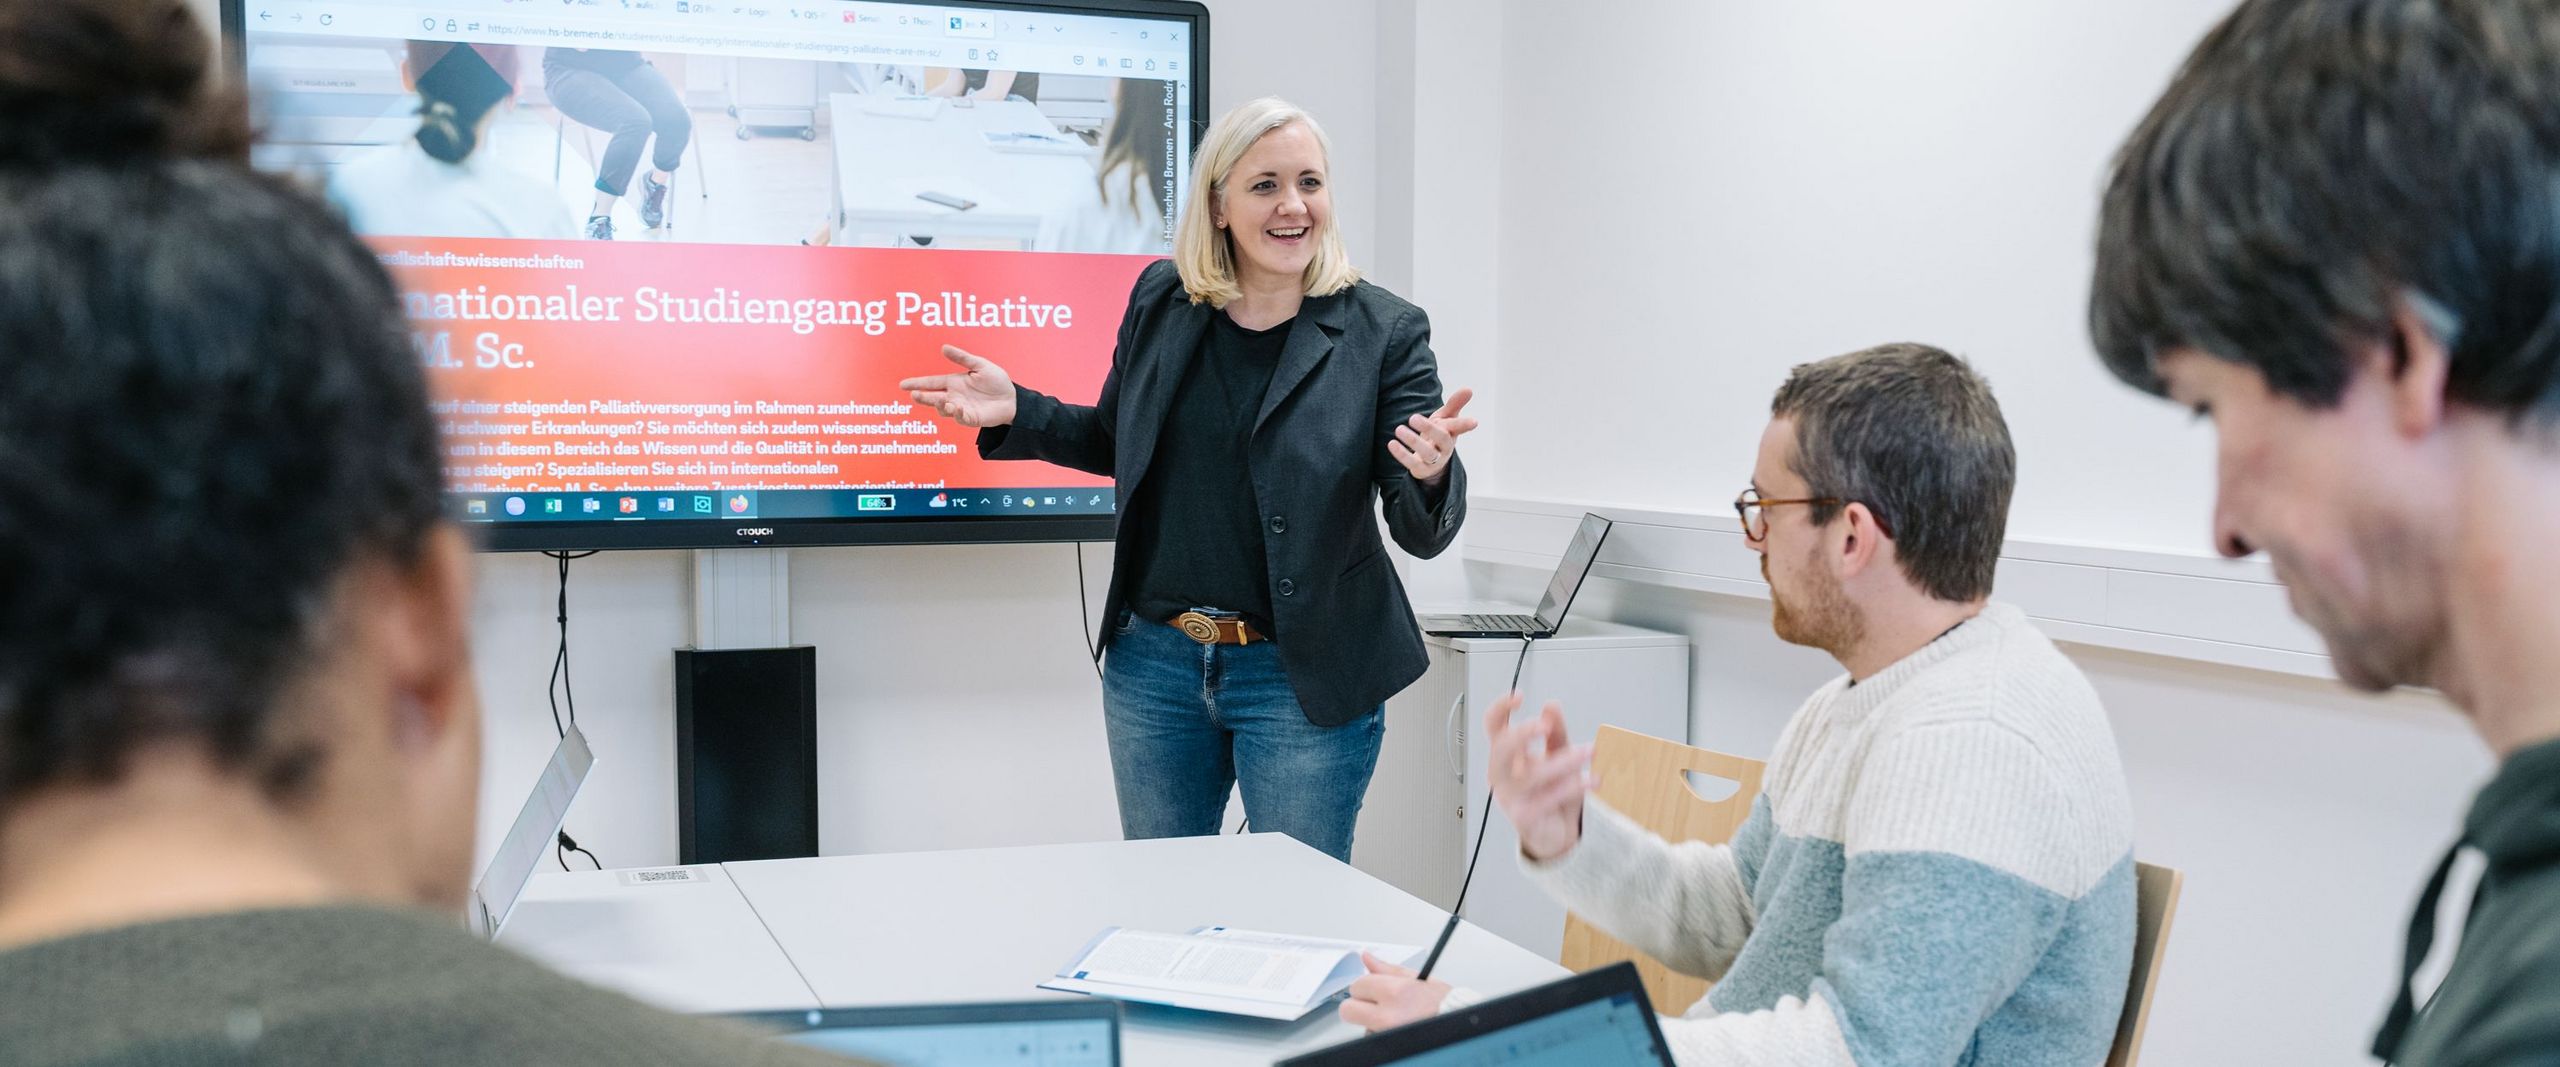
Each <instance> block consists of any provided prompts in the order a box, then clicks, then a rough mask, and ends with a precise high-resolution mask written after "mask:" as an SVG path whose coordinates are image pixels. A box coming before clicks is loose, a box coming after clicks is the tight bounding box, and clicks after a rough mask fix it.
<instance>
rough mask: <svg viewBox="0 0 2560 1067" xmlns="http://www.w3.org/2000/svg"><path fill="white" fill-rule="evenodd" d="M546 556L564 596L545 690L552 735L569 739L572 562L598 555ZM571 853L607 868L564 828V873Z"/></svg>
mask: <svg viewBox="0 0 2560 1067" xmlns="http://www.w3.org/2000/svg"><path fill="white" fill-rule="evenodd" d="M543 555H546V556H549V557H551V558H553V559H556V560H559V561H560V596H559V600H558V602H557V605H556V609H555V619H556V621H557V622H558V623H559V624H560V647H559V648H558V649H557V650H555V651H553V652H552V654H551V681H550V683H549V684H548V685H545V686H544V687H543V695H544V696H546V697H549V698H550V700H551V729H552V732H553V733H555V734H557V735H558V736H559V737H560V738H561V739H563V740H566V739H567V738H568V736H569V729H568V727H570V726H576V725H578V691H577V690H576V689H574V688H572V687H571V686H570V684H569V561H570V560H573V559H585V558H587V557H588V556H592V555H595V553H594V552H592V551H588V552H545V553H543ZM563 696H566V697H567V698H568V703H569V720H568V723H567V725H565V726H564V725H562V723H561V721H560V700H561V697H563ZM569 852H579V853H584V854H585V855H586V857H587V861H588V862H590V863H593V864H595V865H596V869H597V870H599V871H601V870H603V869H604V861H603V860H600V859H597V858H596V854H595V853H593V852H588V851H587V850H586V849H583V848H579V847H578V842H577V841H575V840H573V839H571V838H570V836H569V831H568V830H567V829H566V828H563V829H562V830H561V831H560V835H559V839H558V840H557V841H555V842H553V844H552V849H551V858H553V859H555V860H558V861H560V869H561V870H564V871H565V870H568V869H570V868H569V857H568V855H567V853H569Z"/></svg>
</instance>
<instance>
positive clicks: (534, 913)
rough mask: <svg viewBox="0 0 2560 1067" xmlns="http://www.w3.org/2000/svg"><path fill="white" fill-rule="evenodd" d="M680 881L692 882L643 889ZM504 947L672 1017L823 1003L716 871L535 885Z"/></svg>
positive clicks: (585, 874)
mask: <svg viewBox="0 0 2560 1067" xmlns="http://www.w3.org/2000/svg"><path fill="white" fill-rule="evenodd" d="M664 872H681V873H682V875H683V880H681V881H677V880H663V881H644V880H643V876H645V875H660V876H661V877H663V876H664ZM498 943H499V944H501V945H504V946H506V947H508V948H512V949H515V950H516V951H518V952H522V953H524V954H525V955H528V956H532V957H533V958H535V959H538V960H541V961H543V962H545V963H548V964H550V965H551V966H553V967H555V968H558V969H559V970H560V971H562V972H564V973H566V974H569V975H572V976H574V977H577V978H581V979H584V980H586V981H589V982H593V983H595V984H597V985H600V986H605V987H607V988H610V989H618V990H621V991H622V992H624V993H628V994H630V995H632V996H633V997H636V998H638V999H640V1000H643V1001H646V1002H648V1003H651V1004H655V1005H657V1006H659V1007H662V1008H666V1009H669V1010H671V1011H683V1012H723V1011H767V1010H774V1009H783V1008H791V1009H802V1010H805V1009H809V1008H814V1007H817V1006H818V998H817V996H816V995H815V994H813V993H811V992H810V991H809V984H808V983H807V982H805V981H803V980H801V978H800V972H799V971H798V970H796V969H794V968H793V967H792V965H791V959H790V957H789V956H787V955H785V954H784V953H783V951H782V946H781V945H778V944H775V943H774V940H773V935H772V934H771V933H769V932H767V931H766V930H765V927H764V922H763V921H762V920H760V919H758V918H756V912H755V909H754V908H751V907H749V906H747V898H746V897H745V896H744V895H742V894H740V893H739V892H738V887H737V884H736V883H735V882H732V881H730V879H729V875H728V873H727V872H725V871H722V870H721V869H720V868H719V867H717V866H709V865H706V866H696V867H661V868H653V869H650V870H647V871H571V872H565V873H563V872H553V873H551V874H546V875H540V876H537V877H535V878H534V880H533V883H532V884H531V885H528V886H526V887H525V891H524V896H523V897H522V898H521V899H519V900H517V901H516V910H515V912H514V914H512V915H510V916H509V917H508V919H507V922H506V925H505V926H504V927H502V928H501V929H500V930H499V931H498Z"/></svg>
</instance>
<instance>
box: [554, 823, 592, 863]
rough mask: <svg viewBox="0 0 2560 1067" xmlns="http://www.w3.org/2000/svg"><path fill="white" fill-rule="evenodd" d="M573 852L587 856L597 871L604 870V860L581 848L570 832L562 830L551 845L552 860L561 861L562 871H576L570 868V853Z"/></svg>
mask: <svg viewBox="0 0 2560 1067" xmlns="http://www.w3.org/2000/svg"><path fill="white" fill-rule="evenodd" d="M571 852H575V853H577V854H579V855H581V856H585V857H586V858H587V862H589V863H592V864H595V865H596V868H595V869H597V870H599V871H601V870H603V869H604V861H603V860H600V859H597V858H596V854H595V853H593V852H589V851H587V850H586V849H583V848H579V847H578V842H577V839H576V838H573V837H570V836H569V831H567V830H562V831H560V836H559V838H558V839H557V840H555V841H553V842H552V843H551V858H553V859H556V860H559V861H560V869H561V870H564V871H568V870H576V868H574V867H571V866H569V853H571Z"/></svg>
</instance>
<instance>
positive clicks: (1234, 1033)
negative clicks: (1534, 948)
mask: <svg viewBox="0 0 2560 1067" xmlns="http://www.w3.org/2000/svg"><path fill="white" fill-rule="evenodd" d="M693 869H695V870H701V869H703V868H693ZM725 871H726V874H727V876H728V880H729V881H731V882H734V883H735V885H736V888H737V891H738V892H739V893H740V894H741V895H742V896H743V898H744V900H745V901H747V902H749V903H750V904H751V905H752V907H753V910H754V914H755V915H756V917H758V918H759V919H760V920H761V921H762V924H763V926H764V928H765V929H766V930H769V931H770V940H771V942H773V943H778V944H779V945H780V950H781V951H783V952H785V953H787V954H788V956H789V962H790V964H791V965H792V966H793V967H794V968H795V969H796V971H797V973H798V975H799V976H801V977H804V978H805V979H806V980H807V983H808V985H807V991H808V992H813V993H814V994H815V996H816V999H817V1000H818V1001H819V1002H821V1003H823V1004H824V1005H826V1006H828V1007H856V1006H861V1005H872V1004H912V1003H921V1002H933V1001H987V1000H1026V999H1037V998H1040V997H1047V996H1056V995H1058V994H1051V993H1044V992H1042V991H1040V990H1039V989H1037V988H1035V987H1036V986H1037V985H1038V983H1039V982H1040V981H1041V980H1042V979H1043V978H1045V977H1047V976H1048V975H1050V974H1052V973H1055V972H1056V970H1057V969H1058V967H1059V965H1061V964H1063V963H1065V962H1066V961H1067V959H1068V958H1069V957H1070V956H1072V955H1074V954H1075V952H1076V951H1077V950H1078V949H1080V948H1082V947H1083V946H1084V944H1085V942H1087V941H1088V940H1090V939H1091V938H1092V936H1093V935H1094V934H1095V933H1097V932H1099V931H1100V930H1101V929H1102V928H1103V927H1105V926H1128V927H1136V928H1141V929H1150V930H1185V929H1189V928H1191V927H1194V926H1200V925H1203V924H1209V923H1224V924H1227V925H1230V926H1239V927H1245V928H1249V929H1257V930H1269V931H1274V932H1280V933H1298V934H1308V935H1312V936H1322V937H1337V938H1346V939H1355V940H1375V941H1388V942H1400V943H1405V944H1416V945H1427V944H1429V943H1430V941H1431V939H1432V938H1433V937H1435V936H1437V935H1438V934H1439V932H1440V924H1441V922H1442V921H1443V919H1444V918H1445V913H1443V912H1441V911H1439V910H1437V909H1435V908H1433V907H1432V906H1431V905H1429V904H1426V903H1424V902H1422V901H1421V900H1418V899H1415V898H1414V897H1412V896H1410V895H1408V894H1406V893H1404V892H1403V891H1402V890H1399V889H1396V888H1395V887H1393V886H1390V885H1388V884H1386V883H1385V882H1381V881H1379V880H1378V879H1376V878H1372V877H1370V876H1369V875H1366V874H1363V873H1361V872H1359V871H1357V870H1354V869H1352V868H1351V867H1349V866H1346V865H1344V864H1342V863H1339V862H1337V861H1335V860H1334V859H1333V858H1332V857H1329V856H1326V855H1324V854H1323V853H1321V852H1317V851H1316V850H1314V849H1311V848H1308V847H1307V846H1305V845H1302V844H1299V843H1298V842H1297V841H1295V840H1293V839H1290V838H1287V837H1284V836H1281V835H1278V834H1247V835H1242V836H1236V835H1229V836H1225V837H1196V838H1177V839H1171V840H1163V841H1111V842H1100V843H1094V844H1079V845H1039V846H1030V847H1023V848H1003V849H977V850H966V851H952V852H911V853H898V854H891V855H879V856H834V857H824V858H819V859H798V860H766V861H760V862H754V863H732V864H727V865H725ZM615 873H618V872H605V873H604V876H605V877H610V876H611V875H612V874H615ZM599 877H600V876H599V875H597V874H587V873H580V874H570V875H561V874H552V875H545V876H542V877H539V878H536V879H535V880H534V887H535V888H534V890H533V891H530V892H529V894H528V898H527V904H526V905H520V906H519V913H518V915H517V916H516V918H515V919H514V920H512V921H511V922H510V923H509V924H508V927H507V930H506V935H507V936H506V937H505V938H503V939H502V940H503V941H505V942H507V943H511V944H517V945H519V946H522V947H525V948H527V950H528V951H532V952H533V953H534V954H535V955H537V956H540V957H542V958H544V959H546V960H549V961H551V962H552V963H553V964H555V965H557V966H560V967H562V968H563V969H564V970H568V971H569V972H570V973H573V974H578V975H581V976H583V977H587V978H590V979H592V980H594V981H597V982H599V983H602V984H605V985H611V986H615V987H617V988H622V989H626V990H630V991H632V992H635V993H640V994H642V995H643V999H652V998H651V997H650V996H649V995H648V993H650V992H654V993H657V994H660V997H659V998H658V999H659V1002H661V1003H670V1002H669V1001H667V1000H665V999H663V998H664V994H666V993H667V992H668V991H669V989H670V986H669V985H667V984H666V982H667V981H668V980H669V979H670V977H671V976H672V975H673V974H674V973H675V972H676V971H678V970H682V969H685V968H691V967H700V966H703V964H702V963H700V962H681V963H680V962H678V961H675V960H672V959H669V960H665V961H658V962H649V961H644V960H642V959H640V958H639V957H642V956H646V955H649V954H650V953H653V952H656V951H659V950H661V949H665V948H679V949H684V950H686V951H691V950H692V947H693V946H696V945H699V944H701V943H702V939H701V937H700V936H699V933H698V932H697V933H658V934H642V933H637V932H634V931H631V930H630V929H628V927H627V925H626V923H627V922H628V921H630V920H637V919H642V918H643V914H644V913H643V911H642V910H639V909H640V907H641V906H635V905H633V904H631V903H630V902H629V898H631V897H633V896H637V895H640V894H643V893H648V892H654V891H655V890H657V889H659V888H662V887H654V886H642V887H633V886H623V885H618V884H616V885H607V884H606V883H603V882H600V881H598V879H599ZM577 879H584V881H583V882H579V883H577V884H575V885H572V884H570V883H571V882H572V880H577ZM599 897H600V898H601V899H599ZM705 899H709V896H708V894H706V897H705ZM535 900H543V901H550V902H555V903H558V902H569V903H568V906H564V907H557V908H545V909H541V910H536V911H526V910H524V909H525V908H527V907H529V906H530V905H531V904H532V902H533V901H535ZM580 901H583V903H579V902H580ZM599 904H606V905H610V906H611V907H612V908H614V909H615V910H616V912H617V913H618V914H619V915H621V916H622V918H620V919H617V920H615V921H612V922H599V921H589V920H586V919H584V918H582V917H581V915H580V912H581V909H582V908H587V907H595V906H598V905H599ZM653 917H654V919H655V920H656V921H659V922H663V923H666V924H668V925H669V926H670V927H684V926H688V925H693V924H695V921H696V920H695V919H693V918H692V917H689V916H683V915H671V914H665V913H654V915H653ZM537 946H538V948H537ZM749 947H750V946H748V945H746V944H745V943H743V942H740V943H737V944H731V945H728V946H725V951H727V952H730V953H735V954H741V955H747V954H751V953H748V952H747V951H746V950H747V949H748V948H749ZM1564 975H1565V971H1564V969H1563V968H1561V967H1558V966H1556V965H1555V964H1554V963H1551V962H1549V961H1547V960H1545V959H1543V958H1540V957H1539V956H1538V955H1537V954H1535V953H1532V952H1530V951H1528V950H1526V949H1523V948H1520V947H1519V946H1517V945H1513V944H1510V943H1508V942H1505V941H1503V940H1501V939H1500V938H1497V937H1495V936H1493V935H1491V934H1488V933H1486V932H1484V931H1483V930H1480V929H1477V928H1476V927H1474V926H1472V925H1466V926H1461V927H1460V928H1459V930H1458V934H1457V936H1456V937H1455V938H1454V939H1453V940H1452V941H1451V942H1450V945H1449V951H1448V952H1447V954H1446V955H1444V956H1443V957H1442V959H1441V968H1440V972H1439V976H1440V977H1443V978H1446V979H1448V980H1450V981H1453V982H1456V983H1458V984H1460V985H1466V986H1472V987H1474V988H1476V989H1478V990H1480V991H1483V992H1485V993H1488V994H1494V993H1505V992H1509V991H1512V990H1515V989H1521V988H1525V987H1528V986H1531V985H1536V984H1539V983H1542V982H1549V981H1553V980H1555V979H1557V978H1561V977H1563V976H1564ZM764 976H765V979H766V980H770V979H771V977H772V975H771V972H770V971H769V969H767V970H766V971H765V974H764ZM642 980H645V981H647V982H649V983H651V984H650V985H648V986H647V987H645V990H646V991H645V992H644V988H643V987H635V986H633V985H631V984H628V983H630V982H634V981H642ZM728 980H730V979H729V978H728V977H727V976H726V975H725V974H715V973H712V972H708V971H706V972H704V973H702V974H701V976H700V977H699V979H698V981H699V982H700V983H702V984H705V985H708V984H710V983H713V982H718V981H728ZM742 999H746V998H745V997H743V996H740V995H729V994H726V993H723V994H719V995H713V993H712V992H711V991H708V990H705V991H703V992H702V993H701V994H700V995H699V996H697V997H695V998H694V1000H693V1002H692V1003H680V1002H679V1003H674V1005H673V1006H677V1007H684V1008H689V1009H691V1010H712V1009H709V1008H707V1007H702V1006H700V1005H705V1004H709V1003H711V1002H714V1001H738V1000H742ZM1356 1033H1357V1031H1356V1030H1354V1029H1353V1028H1352V1027H1348V1026H1345V1025H1343V1024H1342V1023H1341V1022H1339V1021H1338V1020H1337V1019H1336V1018H1335V1016H1334V1011H1333V1009H1332V1008H1330V1007H1327V1008H1323V1009H1320V1010H1319V1011H1317V1012H1316V1013H1315V1014H1314V1015H1312V1016H1310V1017H1308V1018H1306V1019H1303V1020H1300V1021H1298V1022H1294V1023H1272V1022H1264V1021H1262V1020H1257V1019H1242V1018H1234V1017H1228V1016H1218V1015H1208V1014H1201V1013H1195V1012H1185V1011H1178V1010H1174V1009H1169V1008H1155V1007H1150V1006H1147V1005H1138V1004H1133V1005H1130V1006H1129V1008H1128V1012H1127V1015H1126V1025H1125V1027H1124V1029H1123V1033H1122V1045H1123V1052H1124V1056H1123V1062H1125V1063H1127V1064H1129V1065H1131V1067H1158V1065H1161V1067H1174V1065H1183V1067H1194V1065H1197V1067H1225V1065H1238V1067H1242V1065H1254V1067H1261V1065H1266V1064H1269V1063H1271V1062H1272V1061H1273V1060H1275V1059H1279V1058H1281V1057H1284V1056H1290V1055H1295V1054H1297V1053H1299V1052H1304V1051H1306V1050H1309V1049H1313V1048H1317V1047H1320V1046H1323V1045H1329V1044H1332V1043H1334V1042H1336V1041H1341V1040H1345V1039H1347V1038H1350V1037H1352V1036H1355V1034H1356Z"/></svg>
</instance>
